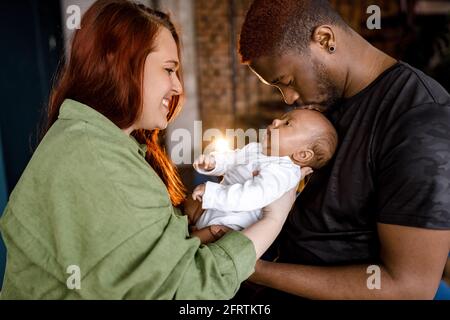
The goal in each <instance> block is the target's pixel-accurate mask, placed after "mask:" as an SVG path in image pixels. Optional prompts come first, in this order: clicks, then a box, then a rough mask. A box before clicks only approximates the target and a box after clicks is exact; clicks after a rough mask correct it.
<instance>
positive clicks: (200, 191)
mask: <svg viewBox="0 0 450 320" xmlns="http://www.w3.org/2000/svg"><path fill="white" fill-rule="evenodd" d="M205 189H206V184H199V185H198V186H197V187H195V189H194V192H192V199H194V200H197V201H202V199H203V195H204V194H205Z"/></svg>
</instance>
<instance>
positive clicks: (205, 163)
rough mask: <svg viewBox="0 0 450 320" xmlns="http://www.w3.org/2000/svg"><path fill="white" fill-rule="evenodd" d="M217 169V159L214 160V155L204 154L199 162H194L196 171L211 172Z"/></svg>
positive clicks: (199, 158)
mask: <svg viewBox="0 0 450 320" xmlns="http://www.w3.org/2000/svg"><path fill="white" fill-rule="evenodd" d="M215 167H216V159H214V156H213V155H204V154H202V155H201V156H200V157H198V159H197V160H195V161H194V168H195V169H201V170H205V171H211V170H214V168H215Z"/></svg>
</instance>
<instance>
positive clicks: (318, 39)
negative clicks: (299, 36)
mask: <svg viewBox="0 0 450 320" xmlns="http://www.w3.org/2000/svg"><path fill="white" fill-rule="evenodd" d="M312 41H313V42H314V43H316V44H317V45H319V46H320V47H321V48H322V49H325V50H327V51H330V48H334V49H333V50H336V37H335V34H334V31H333V28H332V27H331V26H328V25H323V26H319V27H317V28H316V29H315V30H314V34H313V36H312Z"/></svg>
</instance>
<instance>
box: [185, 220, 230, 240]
mask: <svg viewBox="0 0 450 320" xmlns="http://www.w3.org/2000/svg"><path fill="white" fill-rule="evenodd" d="M230 230H232V229H230V228H228V227H225V226H219V225H213V226H208V227H206V228H202V229H197V228H195V227H193V228H192V232H191V236H192V237H197V238H199V239H200V241H201V242H202V244H208V243H211V242H214V241H217V240H219V239H220V238H222V237H223V235H224V234H225V233H227V232H228V231H230Z"/></svg>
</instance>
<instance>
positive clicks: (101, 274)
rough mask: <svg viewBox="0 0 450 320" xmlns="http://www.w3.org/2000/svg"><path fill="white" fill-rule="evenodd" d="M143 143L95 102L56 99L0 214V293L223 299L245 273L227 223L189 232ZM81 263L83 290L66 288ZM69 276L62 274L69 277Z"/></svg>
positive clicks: (246, 255) (244, 253) (237, 238)
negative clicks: (204, 238) (214, 231)
mask: <svg viewBox="0 0 450 320" xmlns="http://www.w3.org/2000/svg"><path fill="white" fill-rule="evenodd" d="M145 151H146V148H145V146H142V145H139V144H138V143H137V142H136V140H135V139H134V138H131V137H129V136H127V135H126V134H125V133H124V132H123V131H122V130H120V129H119V128H118V127H117V126H116V125H114V124H113V123H112V122H111V121H109V120H108V119H107V118H106V117H104V116H103V115H101V114H100V113H98V112H96V111H95V110H94V109H92V108H90V107H88V106H86V105H83V104H81V103H78V102H76V101H73V100H66V101H65V102H64V103H63V105H62V106H61V110H60V114H59V118H58V120H57V121H56V122H55V124H54V125H53V126H52V127H51V129H50V130H49V132H48V133H47V134H46V136H45V137H44V139H43V140H42V142H41V144H40V145H39V147H38V148H37V150H36V152H35V153H34V155H33V157H32V159H31V161H30V163H29V164H28V166H27V168H26V169H25V171H24V173H23V175H22V177H21V178H20V180H19V182H18V184H17V186H16V188H15V189H14V191H13V192H12V194H11V196H10V199H9V203H8V205H7V207H6V209H5V212H4V214H3V217H2V218H1V220H0V230H1V232H2V236H3V239H4V240H5V243H6V247H7V251H8V253H7V266H6V273H5V278H4V285H3V289H2V293H1V298H2V299H79V298H82V299H228V298H231V297H232V296H233V295H234V294H235V292H236V291H237V289H238V287H239V285H240V283H241V282H242V281H243V280H245V279H246V278H247V277H248V276H249V275H250V274H251V273H252V272H253V268H254V265H255V261H256V256H255V249H254V246H253V244H252V242H251V241H250V240H249V239H248V238H247V237H245V236H244V235H243V234H242V233H239V232H235V231H232V232H230V233H228V234H226V235H225V236H224V237H223V238H221V239H220V240H218V241H216V242H215V243H213V244H209V245H207V246H204V245H201V244H200V240H199V239H198V238H195V237H194V238H190V237H189V233H188V228H187V217H186V216H183V215H181V214H180V213H179V211H178V209H175V208H174V207H173V206H172V204H171V202H170V199H169V195H168V193H167V189H166V187H165V185H164V183H163V182H162V180H161V179H160V178H159V176H158V175H157V174H156V173H155V171H154V170H153V169H152V168H151V167H150V165H149V164H148V163H147V162H146V161H145V157H144V156H145ZM69 266H77V267H79V271H80V275H81V276H80V280H81V281H80V285H81V289H76V288H74V287H73V286H70V285H69V286H68V285H67V283H68V282H69V284H70V283H76V282H73V279H74V277H76V276H77V274H76V272H74V271H73V269H68V268H69ZM68 280H69V281H68Z"/></svg>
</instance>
